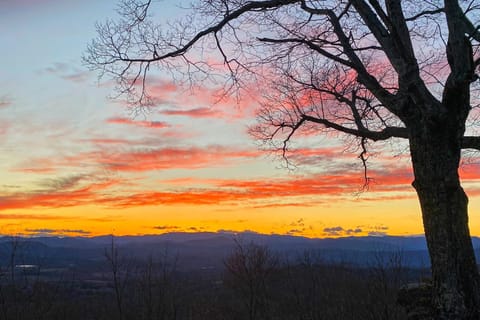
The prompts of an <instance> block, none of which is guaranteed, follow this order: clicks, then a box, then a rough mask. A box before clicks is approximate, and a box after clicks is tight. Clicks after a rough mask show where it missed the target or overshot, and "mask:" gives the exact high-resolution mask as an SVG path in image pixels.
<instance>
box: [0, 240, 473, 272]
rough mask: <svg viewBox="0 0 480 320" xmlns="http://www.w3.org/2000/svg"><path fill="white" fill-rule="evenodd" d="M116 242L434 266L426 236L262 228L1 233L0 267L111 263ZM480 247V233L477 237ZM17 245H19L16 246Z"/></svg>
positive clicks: (198, 262) (208, 262)
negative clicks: (255, 247) (316, 235)
mask: <svg viewBox="0 0 480 320" xmlns="http://www.w3.org/2000/svg"><path fill="white" fill-rule="evenodd" d="M112 241H113V243H114V245H115V247H116V248H118V251H119V255H120V256H121V257H123V258H125V259H135V260H139V261H142V260H145V259H146V258H147V257H149V256H151V257H153V258H155V257H162V256H165V255H168V256H169V257H170V258H171V259H173V258H176V259H177V265H178V268H179V269H182V270H189V269H192V268H215V269H216V268H222V266H223V261H224V259H225V258H226V257H227V256H228V255H229V254H231V253H232V252H233V250H234V248H235V245H236V241H237V242H239V243H244V244H248V243H250V242H254V243H256V244H259V245H262V246H266V247H268V248H269V249H270V250H271V251H272V252H273V253H275V254H278V255H279V257H281V258H282V257H289V259H290V260H293V261H294V260H295V259H296V258H299V257H301V256H302V255H304V253H305V252H311V253H313V254H315V255H317V256H318V257H320V259H321V260H322V261H324V262H325V263H347V264H353V265H356V266H360V267H361V266H374V265H375V264H378V263H388V261H389V259H391V258H392V257H393V256H394V255H396V256H397V257H398V256H400V257H401V259H402V263H403V264H404V265H405V266H408V267H414V268H421V267H428V266H429V258H428V253H427V247H426V242H425V238H424V237H421V236H416V237H394V236H382V237H372V236H368V237H345V238H325V239H309V238H304V237H297V236H288V235H263V234H257V233H249V232H244V233H236V234H234V233H226V232H225V233H167V234H162V235H145V236H119V237H112V236H99V237H92V238H84V237H31V238H22V237H19V238H12V237H6V236H5V237H0V266H2V265H3V266H4V267H5V266H6V265H8V263H9V261H11V258H12V252H15V256H14V259H15V264H32V265H42V266H43V267H47V268H62V267H66V266H77V267H84V268H87V267H88V268H96V267H101V266H102V265H105V264H106V258H105V253H106V252H109V250H111V245H112ZM472 241H473V245H474V247H475V248H480V238H477V237H474V238H473V239H472ZM13 248H16V249H15V250H13Z"/></svg>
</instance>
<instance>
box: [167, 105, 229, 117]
mask: <svg viewBox="0 0 480 320" xmlns="http://www.w3.org/2000/svg"><path fill="white" fill-rule="evenodd" d="M160 113H161V114H164V115H168V116H183V117H190V118H222V117H224V114H223V113H222V112H220V111H219V110H216V109H214V108H208V107H200V108H192V109H186V110H184V109H180V108H178V109H167V110H161V111H160Z"/></svg>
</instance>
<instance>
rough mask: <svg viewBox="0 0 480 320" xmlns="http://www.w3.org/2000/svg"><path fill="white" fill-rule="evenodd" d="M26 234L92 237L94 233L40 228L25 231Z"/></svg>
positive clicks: (81, 230)
mask: <svg viewBox="0 0 480 320" xmlns="http://www.w3.org/2000/svg"><path fill="white" fill-rule="evenodd" d="M25 232H27V233H29V234H31V235H36V236H39V235H48V236H51V235H70V236H72V235H82V236H86V235H90V234H91V233H92V232H90V231H88V230H83V229H49V228H38V229H29V228H27V229H25Z"/></svg>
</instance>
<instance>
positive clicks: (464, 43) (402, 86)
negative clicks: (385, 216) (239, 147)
mask: <svg viewBox="0 0 480 320" xmlns="http://www.w3.org/2000/svg"><path fill="white" fill-rule="evenodd" d="M152 7H153V4H152V1H141V0H125V1H123V2H122V4H121V6H120V7H119V8H120V9H119V12H120V14H121V18H120V19H119V20H118V21H108V22H106V23H104V24H101V25H98V37H97V39H95V40H94V41H93V42H92V44H91V45H90V46H89V48H88V53H87V55H86V57H85V60H86V62H87V63H88V64H89V65H90V66H91V67H92V68H93V69H98V70H99V71H100V73H101V75H105V74H108V75H110V76H113V78H114V79H115V80H116V82H117V84H118V89H119V90H120V93H123V94H127V96H129V97H130V98H131V100H130V101H131V102H132V103H137V105H147V104H151V103H154V100H152V96H151V95H149V92H148V88H147V86H146V85H147V84H148V81H147V76H148V73H149V70H150V68H151V67H153V66H155V67H157V68H160V69H161V70H163V71H170V72H171V75H172V77H178V76H179V75H183V76H185V77H184V78H183V79H184V80H188V81H190V82H191V83H196V82H197V81H204V80H213V81H218V80H219V79H223V80H225V82H224V88H225V94H229V93H232V92H237V93H240V94H241V93H243V92H245V91H244V90H243V89H245V88H247V87H248V85H249V84H251V83H256V84H257V86H262V87H263V88H262V92H264V96H263V97H262V101H261V106H260V109H259V113H258V119H259V123H258V125H257V126H256V127H255V128H253V129H252V132H253V134H254V135H255V136H256V137H257V138H259V139H262V140H263V141H265V142H268V143H272V145H273V146H274V147H276V148H278V150H279V151H281V152H283V153H284V154H285V153H286V152H287V151H288V146H289V142H290V140H291V139H292V138H293V137H299V138H301V137H302V136H301V134H300V133H301V130H302V129H304V128H308V129H309V130H311V131H314V132H316V133H317V134H324V133H325V132H330V131H335V132H338V133H340V134H344V135H347V136H352V137H354V138H355V139H356V141H357V142H358V145H359V147H360V149H359V150H360V156H359V158H360V159H361V161H362V162H363V164H364V166H365V168H366V162H367V158H368V147H369V145H370V144H371V143H373V142H376V141H382V140H387V139H392V138H398V139H404V140H405V141H407V142H408V145H409V151H410V156H411V162H412V167H413V173H414V181H413V187H414V188H415V190H416V192H417V194H418V198H419V201H420V205H421V210H422V217H423V223H424V230H425V235H426V239H427V243H428V248H429V253H430V258H431V263H432V276H433V288H434V289H433V301H434V305H435V309H436V311H435V312H436V314H435V318H436V319H478V318H480V311H479V306H480V294H479V291H478V287H479V275H478V271H477V265H476V262H475V256H474V251H473V247H472V243H471V239H470V233H469V228H468V210H467V204H468V198H467V196H466V194H465V192H464V190H463V188H462V187H461V184H460V179H459V175H458V167H459V163H460V159H461V151H462V149H467V148H470V149H480V138H479V137H477V136H475V135H474V134H470V135H466V134H465V132H466V127H467V125H468V123H469V121H470V119H472V116H471V115H472V114H473V113H474V112H472V104H473V102H472V99H471V93H472V91H473V90H475V89H476V88H478V87H476V86H478V82H477V75H476V74H475V71H476V69H477V68H478V66H479V64H480V58H479V57H478V56H479V55H478V50H479V42H480V31H479V29H480V25H479V16H478V12H479V9H480V6H479V4H478V2H477V1H475V0H471V1H463V0H462V1H458V0H444V1H413V0H404V1H400V0H384V1H378V0H368V1H367V0H262V1H246V0H208V1H207V0H205V1H197V2H194V4H193V5H192V6H191V8H190V9H191V11H190V14H189V15H188V16H187V17H186V18H185V19H183V20H179V21H178V22H177V23H173V24H169V25H168V26H166V27H162V26H160V25H159V24H157V23H156V22H155V21H154V18H153V16H152V15H150V12H153V11H152V10H153V8H152ZM212 57H213V59H212ZM215 57H218V58H220V60H221V62H222V63H220V64H216V63H215V62H214V61H215V59H214V58H215ZM222 67H223V70H224V71H226V72H225V73H224V75H225V77H224V78H221V72H222ZM237 89H239V90H238V91H236V90H237Z"/></svg>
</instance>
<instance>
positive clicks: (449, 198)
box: [409, 114, 480, 320]
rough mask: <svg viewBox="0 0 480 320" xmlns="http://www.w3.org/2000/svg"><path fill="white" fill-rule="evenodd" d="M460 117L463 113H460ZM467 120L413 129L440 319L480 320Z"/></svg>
mask: <svg viewBox="0 0 480 320" xmlns="http://www.w3.org/2000/svg"><path fill="white" fill-rule="evenodd" d="M457 115H458V114H457ZM463 124H464V121H463V122H462V121H461V120H460V119H458V116H454V117H447V118H446V119H445V120H444V121H442V122H439V123H438V122H429V121H425V120H424V121H422V120H419V121H417V123H416V124H415V125H414V126H412V127H411V128H410V138H409V140H410V152H411V157H412V165H413V169H414V175H415V181H414V182H413V186H414V188H415V189H416V191H417V194H418V198H419V201H420V205H421V209H422V216H423V224H424V230H425V236H426V239H427V245H428V249H429V253H430V259H431V265H432V278H433V304H434V308H435V312H436V315H435V319H441V320H443V319H445V320H446V319H480V311H479V307H480V295H479V290H478V288H479V284H480V278H479V275H478V271H477V265H476V261H475V254H474V250H473V245H472V242H471V238H470V232H469V228H468V198H467V196H466V194H465V192H464V190H463V188H462V187H461V185H460V179H459V175H458V166H459V161H460V150H461V149H460V145H461V137H462V134H463V131H464V125H463Z"/></svg>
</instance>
